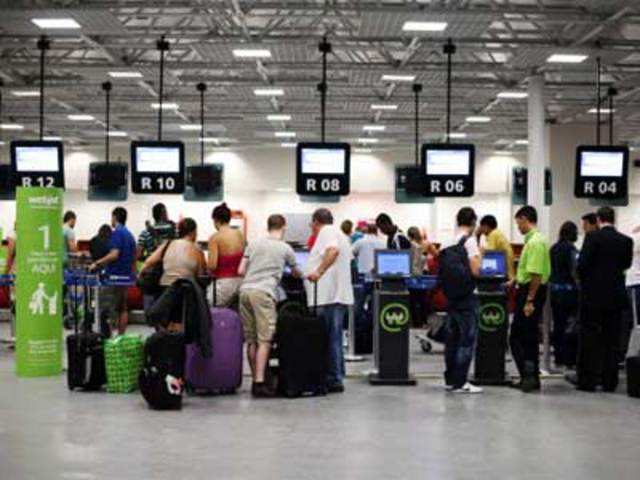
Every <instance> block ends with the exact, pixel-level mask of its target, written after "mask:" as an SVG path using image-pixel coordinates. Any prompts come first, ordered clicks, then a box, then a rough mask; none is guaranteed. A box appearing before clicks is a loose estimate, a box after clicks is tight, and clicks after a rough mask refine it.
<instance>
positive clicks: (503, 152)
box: [493, 150, 515, 157]
mask: <svg viewBox="0 0 640 480" xmlns="http://www.w3.org/2000/svg"><path fill="white" fill-rule="evenodd" d="M493 154H494V155H497V156H500V157H511V156H513V155H515V154H514V153H513V152H508V151H506V150H496V151H495V152H493Z"/></svg>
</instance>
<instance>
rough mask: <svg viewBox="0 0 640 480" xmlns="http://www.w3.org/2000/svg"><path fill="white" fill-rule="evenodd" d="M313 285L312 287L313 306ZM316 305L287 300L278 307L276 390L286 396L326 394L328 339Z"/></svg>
mask: <svg viewBox="0 0 640 480" xmlns="http://www.w3.org/2000/svg"><path fill="white" fill-rule="evenodd" d="M316 304H317V286H314V305H316ZM316 310H317V307H313V308H311V309H309V308H307V307H306V305H303V304H301V303H299V302H295V301H290V302H286V303H285V304H284V305H282V306H281V308H280V311H279V313H278V323H277V327H276V340H275V343H276V351H277V355H278V393H280V394H281V395H284V396H286V397H289V398H295V397H300V396H312V395H326V393H327V385H326V383H327V352H328V348H329V342H328V337H327V331H326V328H325V326H324V324H323V322H322V321H321V320H320V319H319V318H318V316H317V312H316Z"/></svg>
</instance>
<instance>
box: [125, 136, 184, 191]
mask: <svg viewBox="0 0 640 480" xmlns="http://www.w3.org/2000/svg"><path fill="white" fill-rule="evenodd" d="M131 169H132V190H133V192H134V193H143V194H144V193H149V194H180V193H183V192H184V176H185V175H184V173H185V166H184V144H183V143H182V142H132V143H131Z"/></svg>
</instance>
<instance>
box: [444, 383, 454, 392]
mask: <svg viewBox="0 0 640 480" xmlns="http://www.w3.org/2000/svg"><path fill="white" fill-rule="evenodd" d="M444 389H445V390H446V391H447V392H451V391H453V385H449V384H446V385H445V386H444Z"/></svg>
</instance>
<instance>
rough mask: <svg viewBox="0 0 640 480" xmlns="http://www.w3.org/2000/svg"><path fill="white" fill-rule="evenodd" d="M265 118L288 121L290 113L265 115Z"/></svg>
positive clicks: (272, 120) (271, 120)
mask: <svg viewBox="0 0 640 480" xmlns="http://www.w3.org/2000/svg"><path fill="white" fill-rule="evenodd" d="M267 120H269V121H270V122H288V121H289V120H291V115H284V114H282V115H281V114H278V115H267Z"/></svg>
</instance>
